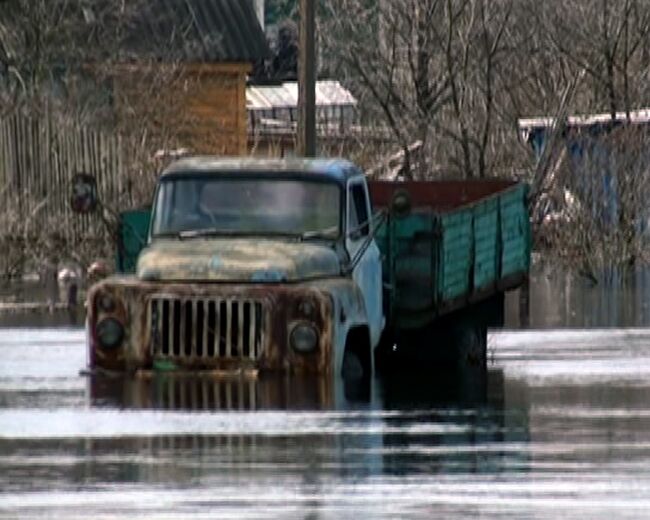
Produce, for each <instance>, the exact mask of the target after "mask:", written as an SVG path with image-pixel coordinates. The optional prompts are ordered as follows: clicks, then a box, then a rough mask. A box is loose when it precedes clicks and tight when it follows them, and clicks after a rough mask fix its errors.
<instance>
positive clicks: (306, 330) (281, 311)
mask: <svg viewBox="0 0 650 520" xmlns="http://www.w3.org/2000/svg"><path fill="white" fill-rule="evenodd" d="M106 301H109V302H113V305H106V304H103V302H106ZM332 308H333V305H332V301H331V298H330V297H329V296H328V295H327V294H325V293H324V292H322V291H320V290H317V289H313V288H310V287H307V286H302V285H291V286H287V285H279V284H278V285H271V284H248V285H230V284H168V283H166V284H160V283H149V282H140V281H138V280H131V279H120V280H111V279H108V280H106V281H104V282H102V283H100V284H98V285H97V286H95V287H93V289H92V290H91V291H90V293H89V296H88V311H89V316H88V327H89V331H88V332H89V334H88V337H89V359H90V364H91V367H97V368H104V369H108V370H118V371H125V370H137V369H142V368H145V369H147V368H166V369H175V368H177V369H181V370H188V369H191V370H201V369H204V370H233V369H252V370H281V371H289V372H295V373H303V372H314V373H327V372H329V371H331V370H332V368H333V367H332V365H333V362H332V355H333V346H332V338H333V336H334V335H333V330H332V327H333V318H332ZM106 320H114V321H115V322H117V323H119V324H122V326H123V329H124V334H123V338H122V340H121V341H120V343H119V345H117V346H115V347H111V348H106V346H105V345H103V344H102V337H101V334H100V333H98V330H101V326H100V324H102V322H104V323H106ZM297 329H298V330H299V332H300V333H302V334H301V336H303V337H306V338H307V340H306V341H307V346H309V345H310V344H311V343H314V346H313V348H311V349H305V348H296V347H297V345H296V336H297V335H296V334H294V337H293V338H292V332H294V331H295V330H297ZM104 343H105V342H104ZM301 346H302V347H304V346H305V345H304V344H302V345H298V347H301Z"/></svg>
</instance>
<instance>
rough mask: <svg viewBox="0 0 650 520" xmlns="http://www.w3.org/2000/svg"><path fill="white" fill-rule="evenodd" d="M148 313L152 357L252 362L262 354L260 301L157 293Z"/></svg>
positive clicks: (152, 298)
mask: <svg viewBox="0 0 650 520" xmlns="http://www.w3.org/2000/svg"><path fill="white" fill-rule="evenodd" d="M148 316H149V320H150V330H151V346H150V350H151V353H152V355H153V356H156V357H165V358H181V359H191V360H194V361H198V362H201V361H206V362H207V361H214V360H218V359H226V358H227V359H241V360H253V361H254V360H256V359H258V358H259V356H260V355H261V354H262V346H263V334H262V333H263V327H264V324H263V319H264V309H263V306H262V303H261V302H259V301H254V300H249V299H242V300H236V299H232V298H213V297H207V298H196V297H183V296H172V295H160V296H157V295H156V296H153V297H151V298H150V300H149V309H148Z"/></svg>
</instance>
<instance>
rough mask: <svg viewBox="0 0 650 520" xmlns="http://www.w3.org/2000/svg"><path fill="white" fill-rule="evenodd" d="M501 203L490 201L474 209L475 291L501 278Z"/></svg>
mask: <svg viewBox="0 0 650 520" xmlns="http://www.w3.org/2000/svg"><path fill="white" fill-rule="evenodd" d="M499 229H500V228H499V201H498V199H495V198H493V199H489V200H486V201H484V202H481V203H480V204H477V205H476V206H475V207H474V222H473V228H472V231H473V234H474V270H473V280H472V282H473V286H474V290H482V289H485V288H487V287H489V286H491V285H493V284H494V283H496V281H497V279H498V278H499Z"/></svg>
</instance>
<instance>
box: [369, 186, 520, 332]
mask: <svg viewBox="0 0 650 520" xmlns="http://www.w3.org/2000/svg"><path fill="white" fill-rule="evenodd" d="M369 189H370V194H371V199H372V201H373V204H374V206H375V208H377V209H379V208H385V209H388V208H389V207H390V205H391V201H392V200H393V196H394V195H395V194H396V193H397V192H398V191H402V192H406V193H408V196H409V198H410V201H411V208H412V209H411V211H410V212H409V213H408V214H407V215H405V216H403V217H398V216H396V215H394V214H392V215H391V216H389V218H388V222H387V223H386V225H385V226H383V227H382V228H381V229H380V231H379V232H378V236H377V243H378V245H379V248H380V250H381V251H382V254H383V265H382V267H383V272H384V284H385V287H386V288H387V290H386V302H387V309H386V310H387V313H388V316H389V322H390V323H391V325H392V326H393V328H396V329H413V328H421V327H425V326H427V325H428V324H430V323H431V322H432V321H433V320H435V319H436V318H437V317H439V316H441V315H443V314H446V313H449V312H451V311H454V310H457V309H460V308H462V307H464V306H467V305H470V304H472V303H476V302H479V301H481V300H484V299H486V298H488V297H490V296H492V295H494V294H496V293H498V292H501V291H505V290H508V289H512V288H515V287H516V286H518V285H519V284H520V283H521V282H522V281H523V280H525V279H526V277H527V276H528V269H529V263H530V226H529V220H528V212H527V206H526V194H527V187H526V186H525V185H523V184H519V183H515V182H511V181H503V180H475V181H417V182H384V181H373V182H370V183H369ZM389 213H390V212H389Z"/></svg>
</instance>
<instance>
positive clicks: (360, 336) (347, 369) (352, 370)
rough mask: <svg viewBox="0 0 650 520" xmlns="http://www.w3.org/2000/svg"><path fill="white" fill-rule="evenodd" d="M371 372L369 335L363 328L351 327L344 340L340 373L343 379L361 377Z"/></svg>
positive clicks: (367, 375) (368, 375)
mask: <svg viewBox="0 0 650 520" xmlns="http://www.w3.org/2000/svg"><path fill="white" fill-rule="evenodd" d="M371 373H372V359H371V353H370V335H369V334H368V331H367V330H366V329H365V328H358V329H353V330H351V331H350V332H349V334H348V338H347V341H346V342H345V353H344V354H343V366H342V367H341V375H342V376H343V378H344V379H350V380H355V379H357V380H358V379H363V378H366V377H370V375H371Z"/></svg>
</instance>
